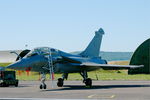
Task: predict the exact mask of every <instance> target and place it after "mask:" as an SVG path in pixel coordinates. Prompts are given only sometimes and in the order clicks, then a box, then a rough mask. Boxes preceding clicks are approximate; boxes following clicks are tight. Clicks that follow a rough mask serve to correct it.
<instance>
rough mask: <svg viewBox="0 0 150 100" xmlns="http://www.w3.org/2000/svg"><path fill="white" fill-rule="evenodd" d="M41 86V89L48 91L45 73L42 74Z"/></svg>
mask: <svg viewBox="0 0 150 100" xmlns="http://www.w3.org/2000/svg"><path fill="white" fill-rule="evenodd" d="M41 75H42V76H41V84H40V87H39V88H40V89H46V87H47V86H46V84H45V79H46V75H45V73H41Z"/></svg>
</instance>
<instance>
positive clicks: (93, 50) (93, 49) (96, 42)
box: [80, 28, 104, 57]
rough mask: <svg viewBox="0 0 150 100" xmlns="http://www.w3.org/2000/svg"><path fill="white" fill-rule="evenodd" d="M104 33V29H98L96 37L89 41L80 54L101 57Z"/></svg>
mask: <svg viewBox="0 0 150 100" xmlns="http://www.w3.org/2000/svg"><path fill="white" fill-rule="evenodd" d="M103 34H104V31H103V29H102V28H100V29H99V30H98V31H96V32H95V36H94V38H93V39H92V41H91V42H90V43H89V45H88V46H87V48H86V49H85V50H84V51H83V52H81V53H80V55H81V56H84V57H99V52H100V46H101V41H102V36H103Z"/></svg>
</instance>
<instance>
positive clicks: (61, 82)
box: [57, 78, 64, 87]
mask: <svg viewBox="0 0 150 100" xmlns="http://www.w3.org/2000/svg"><path fill="white" fill-rule="evenodd" d="M63 85H64V80H63V79H62V78H59V79H58V82H57V86H58V87H62V86H63Z"/></svg>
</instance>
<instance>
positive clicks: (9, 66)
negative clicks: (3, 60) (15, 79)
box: [7, 60, 24, 69]
mask: <svg viewBox="0 0 150 100" xmlns="http://www.w3.org/2000/svg"><path fill="white" fill-rule="evenodd" d="M19 67H24V66H23V64H22V61H21V60H19V61H17V62H15V63H13V64H10V65H8V66H7V68H10V69H18V68H19Z"/></svg>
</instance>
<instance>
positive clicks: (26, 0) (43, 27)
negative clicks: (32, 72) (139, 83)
mask: <svg viewBox="0 0 150 100" xmlns="http://www.w3.org/2000/svg"><path fill="white" fill-rule="evenodd" d="M149 5H150V0H1V1H0V47H1V48H0V50H17V49H25V48H29V49H32V48H34V47H40V46H48V47H53V48H57V49H60V50H63V51H67V52H71V51H80V50H84V49H85V47H86V46H87V45H88V43H89V42H90V41H91V39H92V38H93V36H94V32H95V31H96V30H98V29H99V28H100V27H102V28H103V29H104V31H105V33H106V34H105V35H104V37H103V41H102V45H101V50H102V51H134V50H135V49H136V48H137V47H138V46H139V45H140V44H141V43H142V42H143V41H145V40H146V39H148V38H150V6H149ZM26 44H27V45H28V47H25V45H26Z"/></svg>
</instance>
